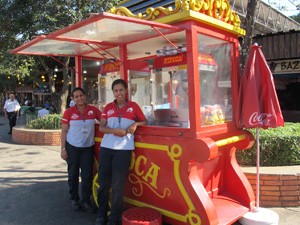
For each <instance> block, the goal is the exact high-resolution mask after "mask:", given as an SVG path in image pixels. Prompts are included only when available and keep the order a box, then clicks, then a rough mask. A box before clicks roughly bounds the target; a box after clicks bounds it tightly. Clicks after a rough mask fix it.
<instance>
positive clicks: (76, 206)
mask: <svg viewBox="0 0 300 225" xmlns="http://www.w3.org/2000/svg"><path fill="white" fill-rule="evenodd" d="M71 209H72V210H73V211H79V209H80V204H79V202H78V201H76V200H72V201H71Z"/></svg>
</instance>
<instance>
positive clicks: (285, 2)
mask: <svg viewBox="0 0 300 225" xmlns="http://www.w3.org/2000/svg"><path fill="white" fill-rule="evenodd" d="M262 1H263V2H266V3H268V4H270V5H272V3H275V4H277V5H280V6H284V7H286V9H287V10H286V11H283V10H279V11H280V12H282V13H283V14H284V15H287V16H293V15H297V14H298V12H299V11H297V9H296V6H295V5H294V4H293V3H292V2H294V3H295V4H296V5H297V4H300V0H262ZM272 6H273V7H274V5H272ZM274 8H276V7H274Z"/></svg>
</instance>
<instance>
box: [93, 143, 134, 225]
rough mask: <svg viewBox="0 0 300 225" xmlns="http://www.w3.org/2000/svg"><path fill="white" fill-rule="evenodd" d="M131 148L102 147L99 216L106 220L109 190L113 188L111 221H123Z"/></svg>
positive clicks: (117, 222)
mask: <svg viewBox="0 0 300 225" xmlns="http://www.w3.org/2000/svg"><path fill="white" fill-rule="evenodd" d="M131 154H132V151H131V150H113V149H109V148H104V147H101V148H100V160H99V170H98V171H99V180H98V181H99V186H100V188H99V189H98V205H99V208H98V218H102V219H104V220H106V219H107V218H106V217H107V213H108V211H109V204H108V201H109V191H110V188H111V189H112V196H111V213H110V218H109V220H110V222H112V223H116V224H119V222H120V221H122V205H123V193H124V187H125V182H126V180H127V175H128V170H129V166H130V162H131Z"/></svg>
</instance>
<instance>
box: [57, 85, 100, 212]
mask: <svg viewBox="0 0 300 225" xmlns="http://www.w3.org/2000/svg"><path fill="white" fill-rule="evenodd" d="M72 96H73V99H74V102H75V105H74V106H73V107H70V108H68V109H67V110H66V111H65V112H64V115H63V118H62V132H61V158H62V159H64V160H66V161H67V163H68V183H69V193H70V195H71V208H72V209H73V210H74V211H77V210H79V209H83V210H85V211H90V212H93V207H92V206H91V203H90V195H91V193H92V179H93V149H94V144H95V142H94V137H95V123H99V120H100V117H101V112H100V110H99V109H98V108H96V107H94V106H91V105H88V104H86V96H85V92H84V90H83V89H82V88H75V89H74V90H73V92H72ZM79 170H81V171H80V174H81V199H80V196H79V194H78V185H79V181H78V180H79Z"/></svg>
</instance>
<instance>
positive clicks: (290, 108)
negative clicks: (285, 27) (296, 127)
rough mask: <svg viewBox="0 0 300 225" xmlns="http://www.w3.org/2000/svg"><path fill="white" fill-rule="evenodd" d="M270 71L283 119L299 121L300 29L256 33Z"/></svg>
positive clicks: (255, 39) (255, 40)
mask: <svg viewBox="0 0 300 225" xmlns="http://www.w3.org/2000/svg"><path fill="white" fill-rule="evenodd" d="M253 42H256V43H257V44H258V45H259V46H261V47H262V51H263V53H264V55H265V58H266V60H267V62H268V64H269V66H270V69H271V71H272V73H273V77H274V81H275V87H276V91H277V95H278V98H279V101H280V105H281V109H282V112H283V116H284V119H285V121H286V122H300V101H299V98H300V30H298V31H296V30H291V31H289V32H278V33H269V34H265V35H257V36H255V37H254V38H253Z"/></svg>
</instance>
